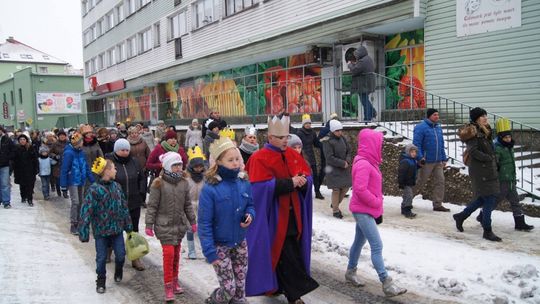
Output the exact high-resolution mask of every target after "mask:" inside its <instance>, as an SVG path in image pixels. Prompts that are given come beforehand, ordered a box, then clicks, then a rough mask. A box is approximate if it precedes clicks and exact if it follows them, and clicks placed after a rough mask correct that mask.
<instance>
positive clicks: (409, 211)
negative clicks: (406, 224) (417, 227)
mask: <svg viewBox="0 0 540 304" xmlns="http://www.w3.org/2000/svg"><path fill="white" fill-rule="evenodd" d="M401 214H403V216H405V217H406V218H410V219H413V218H415V217H416V213H413V212H412V207H410V206H409V207H402V208H401Z"/></svg>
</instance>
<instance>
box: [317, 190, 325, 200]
mask: <svg viewBox="0 0 540 304" xmlns="http://www.w3.org/2000/svg"><path fill="white" fill-rule="evenodd" d="M315 198H316V199H321V200H322V199H324V196H323V195H322V194H321V191H315Z"/></svg>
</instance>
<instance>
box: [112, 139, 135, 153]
mask: <svg viewBox="0 0 540 304" xmlns="http://www.w3.org/2000/svg"><path fill="white" fill-rule="evenodd" d="M120 150H128V151H130V150H131V145H130V144H129V141H127V139H125V138H120V139H119V140H117V141H115V142H114V153H116V152H118V151H120Z"/></svg>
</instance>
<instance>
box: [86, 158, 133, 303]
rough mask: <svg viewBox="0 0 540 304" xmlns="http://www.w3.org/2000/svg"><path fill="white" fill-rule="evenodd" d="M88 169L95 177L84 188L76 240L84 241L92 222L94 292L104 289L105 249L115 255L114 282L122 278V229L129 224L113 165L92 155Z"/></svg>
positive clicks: (131, 226)
mask: <svg viewBox="0 0 540 304" xmlns="http://www.w3.org/2000/svg"><path fill="white" fill-rule="evenodd" d="M92 172H93V173H95V174H96V175H97V176H99V178H98V180H97V181H96V182H94V183H93V184H92V185H91V186H90V187H89V188H88V190H87V192H86V196H85V197H84V200H83V205H82V207H81V217H80V218H81V219H80V222H79V225H78V228H79V240H80V241H81V242H83V243H86V242H88V240H89V238H90V235H89V226H90V224H91V225H92V230H93V232H94V234H93V235H94V239H95V241H96V264H97V265H96V273H97V280H96V292H97V293H104V292H105V279H106V268H105V262H106V260H107V250H108V248H109V247H112V248H113V250H114V258H115V263H116V265H115V271H114V281H115V282H120V281H122V275H123V267H124V261H125V256H126V249H125V247H124V236H123V234H122V231H126V232H128V233H129V232H131V231H132V230H133V225H132V224H131V217H130V216H129V210H128V207H127V200H126V197H125V196H124V192H123V191H122V187H121V186H120V184H118V183H117V182H115V181H114V178H115V176H116V168H115V166H114V164H113V162H112V161H111V160H105V159H104V158H102V157H98V158H96V160H95V161H94V164H93V165H92Z"/></svg>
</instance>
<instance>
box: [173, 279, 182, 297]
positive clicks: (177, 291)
mask: <svg viewBox="0 0 540 304" xmlns="http://www.w3.org/2000/svg"><path fill="white" fill-rule="evenodd" d="M173 292H174V293H175V294H183V293H184V289H183V288H182V287H180V282H178V280H175V281H174V282H173Z"/></svg>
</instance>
